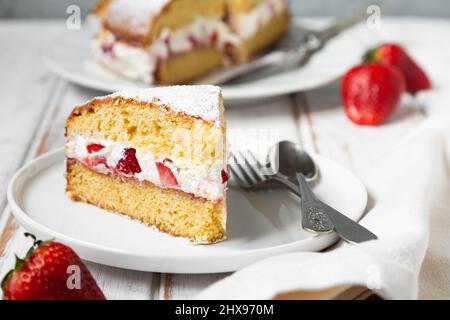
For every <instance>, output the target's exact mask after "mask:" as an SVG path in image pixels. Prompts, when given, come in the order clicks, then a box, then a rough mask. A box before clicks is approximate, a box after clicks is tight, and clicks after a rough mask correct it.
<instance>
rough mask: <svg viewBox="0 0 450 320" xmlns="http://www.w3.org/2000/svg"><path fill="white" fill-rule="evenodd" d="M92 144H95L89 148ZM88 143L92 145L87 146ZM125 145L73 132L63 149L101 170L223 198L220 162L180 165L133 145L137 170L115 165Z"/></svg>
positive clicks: (224, 183)
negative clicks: (189, 166)
mask: <svg viewBox="0 0 450 320" xmlns="http://www.w3.org/2000/svg"><path fill="white" fill-rule="evenodd" d="M93 145H94V146H97V148H92V146H93ZM88 147H91V148H90V149H89V150H88ZM126 149H130V148H129V146H126V145H124V144H121V143H117V142H113V141H108V140H102V139H87V138H84V137H82V136H75V137H73V138H72V139H70V140H69V141H67V143H66V146H65V153H66V156H67V157H68V158H71V159H75V160H77V161H79V162H80V163H82V164H83V165H85V166H86V167H88V168H90V169H92V170H94V171H97V172H99V173H102V174H106V175H124V176H127V177H133V178H135V179H137V180H138V181H141V182H143V181H147V182H150V183H152V184H154V185H156V186H158V187H161V188H170V189H177V190H181V191H183V192H186V193H189V194H193V195H194V196H196V197H200V198H205V199H208V200H211V201H221V200H223V199H224V194H225V188H226V180H227V179H226V178H225V179H224V176H225V177H227V174H226V171H225V170H224V168H223V167H222V166H223V164H222V165H216V166H211V167H208V166H206V165H197V166H194V167H191V168H180V167H177V166H176V159H170V160H169V159H167V158H165V157H160V158H158V159H156V158H155V157H154V156H153V154H152V153H151V152H150V151H143V150H139V149H137V150H135V149H133V150H135V158H136V160H137V162H138V164H139V168H140V172H132V171H127V170H125V171H124V170H119V169H118V166H119V164H120V162H121V161H123V159H124V158H125V150H126ZM119 167H120V166H119ZM224 180H225V181H224Z"/></svg>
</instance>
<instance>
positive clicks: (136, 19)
mask: <svg viewBox="0 0 450 320" xmlns="http://www.w3.org/2000/svg"><path fill="white" fill-rule="evenodd" d="M286 7H287V1H286V0H249V1H247V0H245V1H243V0H133V1H129V0H128V1H127V0H103V1H100V2H99V3H98V4H97V5H96V6H95V8H94V10H93V13H94V15H96V16H97V17H98V19H99V20H100V21H101V30H100V32H99V33H98V34H97V36H96V38H95V40H94V43H93V58H94V61H95V62H96V63H98V64H99V65H101V66H102V67H104V68H106V69H108V70H110V71H112V72H114V73H117V74H119V75H121V76H123V77H125V78H128V79H132V80H139V81H143V82H145V83H161V84H180V83H187V82H189V81H190V80H193V79H195V78H198V77H200V76H202V75H204V74H206V73H208V72H211V71H212V70H215V69H217V68H219V67H221V66H222V65H227V64H229V63H230V61H231V59H233V60H235V61H237V62H244V61H246V60H248V59H249V58H250V57H251V56H252V55H253V54H255V53H257V52H259V51H261V50H263V49H265V48H267V47H268V46H270V45H271V44H273V43H274V42H275V41H277V40H278V39H279V38H280V37H281V36H282V35H283V34H284V32H285V31H286V30H287V28H288V24H289V18H288V15H287V8H286Z"/></svg>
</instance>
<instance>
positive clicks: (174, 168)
mask: <svg viewBox="0 0 450 320" xmlns="http://www.w3.org/2000/svg"><path fill="white" fill-rule="evenodd" d="M66 139H67V143H66V156H67V193H68V195H69V196H70V197H71V198H72V199H73V200H77V201H84V202H87V203H91V204H93V205H96V206H98V207H101V208H103V209H107V210H110V211H114V212H118V213H122V214H125V215H127V216H129V217H131V218H133V219H137V220H139V221H141V222H143V223H145V224H147V225H150V226H155V227H157V228H158V229H159V230H161V231H163V232H167V233H169V234H172V235H174V236H180V237H184V238H187V239H189V240H190V241H191V242H193V243H213V242H216V241H220V240H223V239H225V237H226V231H225V230H226V228H225V224H226V197H225V190H226V183H227V179H228V175H227V172H226V153H225V124H224V118H223V103H222V96H221V92H220V89H219V88H217V87H214V86H178V87H177V86H175V87H161V88H154V89H145V90H138V91H126V92H121V93H116V94H113V95H110V96H106V97H101V98H95V99H93V100H91V101H89V102H88V103H86V104H85V105H82V106H79V107H77V108H75V109H74V110H73V112H72V114H71V115H70V117H69V118H68V120H67V124H66Z"/></svg>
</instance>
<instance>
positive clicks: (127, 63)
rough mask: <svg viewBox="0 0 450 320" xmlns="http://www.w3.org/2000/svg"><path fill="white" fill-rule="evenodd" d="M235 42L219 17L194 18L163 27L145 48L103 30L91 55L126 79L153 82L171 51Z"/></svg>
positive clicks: (232, 35)
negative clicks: (174, 27) (174, 26)
mask: <svg viewBox="0 0 450 320" xmlns="http://www.w3.org/2000/svg"><path fill="white" fill-rule="evenodd" d="M239 42H240V39H239V37H238V36H237V35H236V34H234V33H232V32H231V31H230V30H229V28H228V27H227V25H226V24H225V23H223V22H222V21H220V20H206V19H202V18H198V19H196V20H195V21H194V22H192V23H191V24H189V25H187V26H185V27H184V28H181V29H179V30H176V31H172V30H170V29H164V30H163V31H162V32H161V34H160V36H159V38H158V39H157V40H155V41H154V42H153V43H152V44H151V45H150V46H149V47H147V48H144V47H139V46H133V45H130V44H128V43H125V42H121V41H118V40H117V39H116V38H115V36H114V35H113V34H112V33H111V32H109V31H107V30H103V31H102V32H101V34H100V35H99V36H98V37H97V38H96V39H95V40H94V44H93V58H94V60H95V61H97V62H98V63H100V64H101V65H102V66H104V67H106V68H108V69H110V70H112V71H115V72H117V73H119V74H121V75H123V76H125V77H127V78H129V79H132V80H141V81H144V82H146V83H153V82H154V77H153V74H154V73H155V71H156V68H157V67H158V64H159V63H160V62H161V61H165V60H167V59H168V58H169V57H170V56H172V55H175V54H179V53H184V52H188V51H192V50H194V49H196V48H201V47H206V46H209V45H213V46H215V47H217V48H219V49H221V50H223V49H225V48H227V47H231V46H235V45H237V44H239Z"/></svg>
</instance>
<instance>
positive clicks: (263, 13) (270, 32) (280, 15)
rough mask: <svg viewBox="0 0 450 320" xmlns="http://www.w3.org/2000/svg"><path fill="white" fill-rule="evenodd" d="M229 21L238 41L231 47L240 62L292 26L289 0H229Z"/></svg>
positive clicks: (260, 49) (268, 44) (266, 45)
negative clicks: (290, 23)
mask: <svg viewBox="0 0 450 320" xmlns="http://www.w3.org/2000/svg"><path fill="white" fill-rule="evenodd" d="M227 7H228V23H229V25H230V28H231V29H232V31H233V32H234V33H236V34H237V35H238V36H239V40H240V41H239V42H238V44H237V45H235V46H233V47H232V50H231V52H232V55H233V57H234V59H235V60H236V61H238V62H246V61H248V60H249V59H250V58H251V57H252V56H253V55H255V54H257V53H259V52H261V51H262V50H264V49H267V48H268V47H269V46H271V45H273V44H274V43H275V42H277V41H278V40H279V39H281V37H282V36H283V35H284V34H285V33H286V32H287V30H288V28H289V21H290V19H289V13H288V6H287V0H227Z"/></svg>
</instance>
